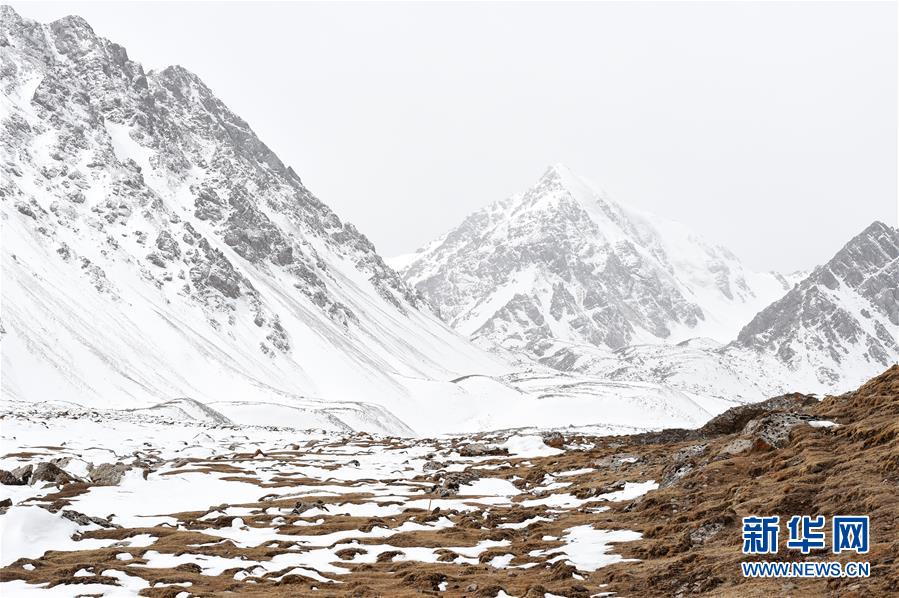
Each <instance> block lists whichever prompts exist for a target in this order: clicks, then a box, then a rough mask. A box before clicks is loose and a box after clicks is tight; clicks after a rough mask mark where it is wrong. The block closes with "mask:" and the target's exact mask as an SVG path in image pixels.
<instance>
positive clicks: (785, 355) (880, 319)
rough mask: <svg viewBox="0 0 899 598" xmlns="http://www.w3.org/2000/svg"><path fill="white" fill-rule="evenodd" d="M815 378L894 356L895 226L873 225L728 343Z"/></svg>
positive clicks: (897, 345) (898, 332)
mask: <svg viewBox="0 0 899 598" xmlns="http://www.w3.org/2000/svg"><path fill="white" fill-rule="evenodd" d="M735 344H736V345H738V346H741V347H747V348H751V349H754V350H756V351H759V352H763V353H766V354H770V355H774V356H775V357H776V358H777V359H778V360H779V361H781V362H783V363H784V364H786V365H788V366H789V367H790V368H794V369H798V368H803V367H807V368H813V369H814V371H815V375H816V376H817V377H818V379H819V380H820V381H822V382H833V381H837V380H839V379H840V378H841V377H842V376H843V375H844V373H845V372H847V371H851V370H852V369H862V370H863V371H864V370H868V373H869V374H870V373H871V372H872V371H876V370H878V369H881V368H883V367H887V366H889V365H891V364H892V363H895V362H896V360H897V358H899V230H897V229H895V228H892V227H890V226H887V225H886V224H883V223H882V222H875V223H874V224H872V225H871V226H869V227H868V228H866V229H865V230H864V231H862V232H861V233H860V234H859V235H857V236H856V237H855V238H853V239H852V240H851V241H849V243H847V244H846V246H845V247H843V249H841V250H840V251H839V252H838V253H837V254H836V255H835V256H834V257H833V258H832V259H831V260H830V261H829V262H827V263H826V264H825V265H823V266H821V267H819V268H817V269H815V271H814V272H812V273H811V275H810V276H808V278H806V279H805V280H803V281H802V282H801V283H800V284H798V285H796V286H795V287H794V288H793V289H792V290H791V291H790V292H789V293H787V294H786V295H785V296H784V297H783V299H780V300H779V301H776V302H775V303H773V304H771V305H770V306H769V307H767V308H766V309H764V310H763V311H761V312H760V313H759V314H758V315H757V316H756V317H755V318H753V320H752V321H751V322H749V324H747V325H746V327H745V328H743V330H741V331H740V334H739V337H738V338H737V341H736V343H735Z"/></svg>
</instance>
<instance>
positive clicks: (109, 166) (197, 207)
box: [0, 7, 505, 431]
mask: <svg viewBox="0 0 899 598" xmlns="http://www.w3.org/2000/svg"><path fill="white" fill-rule="evenodd" d="M0 48H2V60H0V70H2V76H0V86H2V94H0V116H2V122H0V168H2V177H0V178H2V181H0V198H2V201H0V209H2V227H3V235H2V236H3V240H2V250H3V251H2V259H3V266H2V267H3V285H2V286H3V288H2V301H3V306H2V354H3V355H2V357H3V381H2V384H3V396H4V398H6V399H22V400H37V399H40V400H52V399H60V400H67V401H74V402H78V403H82V404H87V405H95V406H98V407H138V406H149V405H153V404H158V403H160V402H162V401H165V400H169V399H174V398H178V397H190V398H192V399H195V400H198V401H200V402H203V403H208V402H211V401H234V400H237V401H257V402H263V403H264V402H267V401H276V402H282V403H283V402H287V403H290V402H291V401H294V402H295V401H296V400H298V399H299V397H300V396H302V397H304V399H325V400H327V401H375V402H378V403H380V404H382V405H385V406H387V407H388V408H389V409H390V410H391V411H396V412H407V413H409V414H411V415H412V416H414V415H415V414H417V413H419V412H420V411H421V410H420V409H419V408H416V404H418V403H417V401H420V400H425V399H422V398H421V397H425V396H428V397H430V396H432V395H436V396H439V395H440V390H439V389H434V388H431V389H430V394H429V393H428V392H423V390H424V389H425V388H430V387H428V386H427V383H428V381H436V382H435V384H436V385H438V386H440V388H445V389H446V392H449V393H450V394H452V393H456V392H457V389H456V387H455V385H452V384H450V383H449V380H451V379H452V378H455V377H457V376H459V375H461V374H471V373H481V374H490V373H501V372H503V371H505V367H504V365H503V364H502V363H501V362H499V360H497V359H495V358H494V357H492V356H490V355H487V354H486V353H484V352H482V351H480V350H478V349H476V348H474V347H473V346H472V345H471V344H470V343H469V342H468V341H467V340H466V339H464V338H463V337H461V336H459V335H458V334H456V333H455V332H453V331H452V330H451V329H449V328H448V327H447V326H446V325H445V324H443V323H442V322H441V321H440V319H439V318H437V317H436V316H435V315H434V314H433V313H431V311H430V309H429V307H428V305H427V303H426V302H425V301H424V300H423V299H422V298H421V296H420V295H419V294H418V293H417V292H416V291H414V290H413V289H412V288H410V287H409V286H408V285H407V284H406V283H405V282H403V280H401V279H400V277H399V276H398V275H397V274H396V273H395V272H394V271H393V270H392V269H391V268H390V267H388V266H387V265H386V264H385V263H384V262H383V260H382V259H381V257H380V256H379V255H378V254H377V252H376V251H375V248H374V247H373V246H372V244H371V243H370V242H369V241H368V239H366V237H365V236H363V235H362V234H361V233H359V232H358V231H357V230H356V228H354V227H353V225H352V224H349V223H346V222H343V221H341V219H340V218H339V217H338V216H337V215H336V214H335V213H334V212H332V211H331V210H330V209H329V208H328V207H327V206H326V205H325V204H323V203H322V202H321V201H319V200H318V199H317V198H316V197H315V196H314V195H313V194H312V193H311V192H310V191H309V190H308V189H307V188H306V187H305V186H304V185H303V183H302V181H301V180H300V178H299V177H298V176H297V174H296V173H295V172H294V171H293V170H292V169H291V168H290V167H288V166H286V165H285V164H283V163H282V162H281V160H279V159H278V157H277V156H276V155H275V154H274V153H273V152H272V151H271V150H270V149H269V148H268V147H266V145H265V144H264V143H263V142H262V141H260V140H259V139H258V137H257V136H256V135H255V134H254V133H253V131H252V129H251V128H250V127H249V125H248V124H247V123H246V122H244V121H243V120H242V119H241V118H240V117H239V116H237V115H236V114H234V113H233V112H231V111H230V110H229V109H228V108H227V107H226V106H225V105H224V104H223V103H222V102H221V101H220V100H218V99H217V98H216V96H215V95H214V94H213V92H212V91H211V90H210V89H209V88H208V87H207V86H206V85H204V84H203V82H202V81H201V80H200V79H199V78H198V77H197V76H195V75H194V74H192V73H190V72H188V71H187V70H185V69H183V68H181V67H178V66H173V67H169V68H166V69H164V70H161V71H150V72H147V71H145V70H144V69H143V68H142V67H141V65H140V64H138V63H137V62H134V61H133V60H131V59H130V58H129V57H128V54H127V52H126V51H125V49H124V48H123V47H121V46H119V45H117V44H115V43H112V42H110V41H107V40H105V39H102V38H100V37H98V36H97V35H95V34H94V32H93V31H92V30H91V28H90V26H89V25H88V24H87V23H86V22H85V21H84V20H82V19H80V18H78V17H67V18H64V19H61V20H58V21H55V22H53V23H50V24H40V23H36V22H33V21H29V20H26V19H23V18H21V17H20V16H19V15H18V14H16V13H15V12H14V11H13V10H12V9H11V8H9V7H0ZM413 395H415V397H416V399H415V400H413V399H412V396H413ZM305 404H308V401H307V403H305ZM305 404H304V405H305ZM418 405H419V406H420V404H418ZM363 411H364V410H363ZM400 417H401V418H405V414H401V415H400ZM404 421H405V419H404ZM411 425H413V427H414V426H415V424H414V423H412V424H411ZM399 431H402V430H399Z"/></svg>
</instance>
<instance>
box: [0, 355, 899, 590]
mask: <svg viewBox="0 0 899 598" xmlns="http://www.w3.org/2000/svg"><path fill="white" fill-rule="evenodd" d="M2 434H3V438H2V452H3V454H4V456H3V458H2V461H0V467H2V468H3V469H4V471H3V472H0V478H2V479H0V481H2V482H3V484H4V485H2V486H0V490H2V492H3V495H2V498H3V499H7V500H6V501H5V505H6V506H5V507H3V514H0V537H2V550H0V557H2V561H0V565H2V566H3V567H4V568H3V569H2V573H0V580H2V585H0V593H3V594H4V595H10V596H13V595H14V596H30V595H32V594H33V595H36V596H71V595H74V594H75V593H84V594H87V595H96V596H128V595H143V596H157V597H174V596H179V597H182V598H184V597H187V596H190V595H196V596H209V595H219V594H221V593H222V592H225V591H230V592H234V593H235V594H236V595H244V596H306V595H313V594H314V595H317V596H417V595H447V596H490V597H493V596H506V595H512V596H528V597H534V596H578V597H580V596H584V597H586V596H593V595H597V594H599V595H602V593H604V592H610V593H612V594H613V595H626V596H678V595H709V596H768V595H795V596H806V595H807V596H818V595H840V596H886V595H891V594H895V593H896V592H897V591H899V561H897V559H896V557H897V556H899V542H897V541H896V538H899V527H897V526H899V497H897V486H899V366H894V367H892V368H891V369H889V370H888V371H887V372H885V373H884V374H882V375H881V376H879V377H878V378H875V379H874V380H871V381H870V382H868V383H867V384H865V385H864V386H863V387H861V388H860V389H859V390H858V391H856V392H853V393H850V394H847V395H844V396H839V397H829V398H827V399H825V400H824V401H821V402H818V401H817V400H816V399H813V398H811V397H807V396H804V395H799V394H793V395H785V396H783V397H779V398H776V399H771V400H769V401H766V402H764V403H760V404H755V405H749V406H741V407H736V408H734V409H731V410H729V411H727V412H725V413H724V414H722V415H720V416H719V417H716V418H714V419H712V420H711V421H710V422H709V423H708V424H706V425H705V426H703V427H702V428H699V429H694V430H682V429H673V430H665V431H661V432H654V433H645V434H640V435H633V436H605V437H596V436H584V435H574V434H569V435H565V434H561V433H558V432H556V433H548V434H546V435H545V436H538V435H536V434H534V433H524V432H517V433H516V432H505V433H494V434H483V435H478V436H469V437H464V438H463V437H446V438H439V439H418V440H409V439H397V438H390V437H375V436H370V435H366V434H341V433H338V432H330V433H325V432H309V431H306V432H302V431H297V430H288V429H275V428H252V427H245V426H244V427H241V426H235V425H229V424H224V423H221V422H214V421H210V422H209V423H207V424H204V425H200V424H192V425H186V424H184V423H180V422H176V421H173V420H172V419H167V418H166V417H164V416H162V415H156V416H153V417H151V416H148V415H146V414H142V415H139V414H136V413H132V414H130V415H129V416H127V417H126V416H124V415H122V416H120V418H119V419H117V420H110V419H108V418H106V417H105V416H104V415H103V414H102V413H100V412H96V413H94V414H93V416H91V415H87V416H84V415H82V414H79V417H78V418H77V419H73V418H72V414H70V413H68V412H66V411H65V410H63V409H61V408H50V407H47V408H45V409H44V410H43V411H41V412H32V413H26V412H22V411H19V412H16V413H12V412H10V413H7V414H6V415H5V416H4V419H3V423H2ZM61 438H66V442H64V443H63V442H61V440H60V439H61ZM794 514H802V515H816V514H823V515H826V516H828V517H831V516H833V515H846V514H865V515H869V516H870V518H871V528H872V531H871V550H870V553H869V554H867V555H865V557H864V560H867V561H868V562H870V563H871V575H870V577H869V578H867V579H862V580H857V579H855V580H851V579H835V580H831V581H814V580H779V581H759V580H747V579H744V578H742V577H741V576H740V569H739V567H740V565H739V563H740V562H741V561H743V560H745V559H747V558H749V557H744V556H743V555H742V554H741V552H740V549H741V528H740V521H741V518H742V517H744V516H748V515H780V516H781V518H782V519H783V518H788V517H789V516H791V515H794ZM788 555H790V556H788ZM797 555H798V553H795V552H793V553H791V552H789V551H785V550H783V546H782V547H781V552H780V553H779V555H778V556H779V558H781V559H784V558H793V559H795V558H797ZM807 558H808V560H821V559H827V558H833V559H834V560H846V555H838V556H837V555H829V554H826V555H824V554H815V553H813V554H812V555H810V556H809V557H807ZM772 560H774V559H773V558H772ZM855 560H860V559H858V558H857V559H855ZM38 586H40V587H43V588H45V590H38Z"/></svg>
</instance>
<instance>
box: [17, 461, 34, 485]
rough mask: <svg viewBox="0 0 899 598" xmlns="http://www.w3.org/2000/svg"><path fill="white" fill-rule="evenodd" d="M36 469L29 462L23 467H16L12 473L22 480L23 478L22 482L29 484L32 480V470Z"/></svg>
mask: <svg viewBox="0 0 899 598" xmlns="http://www.w3.org/2000/svg"><path fill="white" fill-rule="evenodd" d="M32 471H34V467H33V466H32V465H31V463H29V464H28V465H23V466H21V467H16V468H15V469H13V470H12V475H13V476H14V477H16V478H18V479H20V480H22V484H28V483H29V482H30V481H31V472H32Z"/></svg>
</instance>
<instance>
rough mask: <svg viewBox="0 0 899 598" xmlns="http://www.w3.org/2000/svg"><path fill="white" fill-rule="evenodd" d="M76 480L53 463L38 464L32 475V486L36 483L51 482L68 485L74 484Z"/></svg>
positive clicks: (30, 481)
mask: <svg viewBox="0 0 899 598" xmlns="http://www.w3.org/2000/svg"><path fill="white" fill-rule="evenodd" d="M74 481H75V478H73V477H72V476H70V475H69V474H67V473H66V472H65V471H63V470H62V469H60V468H59V467H58V466H56V465H54V464H52V463H38V464H37V465H36V466H35V467H34V470H33V471H32V473H31V479H30V480H29V483H30V484H34V483H36V482H50V483H53V484H57V485H60V484H68V483H69V482H74Z"/></svg>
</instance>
